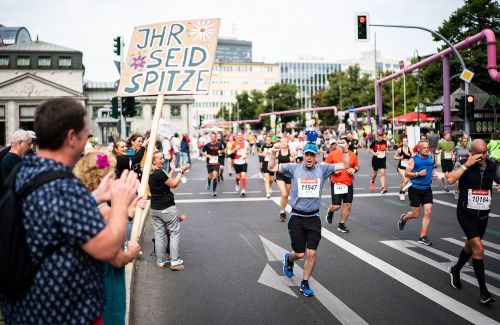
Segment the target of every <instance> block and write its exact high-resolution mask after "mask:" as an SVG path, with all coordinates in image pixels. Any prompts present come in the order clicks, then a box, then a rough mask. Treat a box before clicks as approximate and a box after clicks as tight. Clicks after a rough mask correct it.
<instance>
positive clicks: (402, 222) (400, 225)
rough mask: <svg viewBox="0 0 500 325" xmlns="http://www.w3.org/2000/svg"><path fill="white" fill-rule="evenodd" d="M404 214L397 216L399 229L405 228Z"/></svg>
mask: <svg viewBox="0 0 500 325" xmlns="http://www.w3.org/2000/svg"><path fill="white" fill-rule="evenodd" d="M404 216H405V214H404V213H403V214H401V216H399V220H398V229H399V230H403V229H405V225H406V221H404V220H403V217H404Z"/></svg>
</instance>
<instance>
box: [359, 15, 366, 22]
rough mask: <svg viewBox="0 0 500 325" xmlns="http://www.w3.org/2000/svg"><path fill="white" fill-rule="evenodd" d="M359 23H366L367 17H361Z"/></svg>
mask: <svg viewBox="0 0 500 325" xmlns="http://www.w3.org/2000/svg"><path fill="white" fill-rule="evenodd" d="M359 22H360V23H361V24H364V23H366V17H365V16H359Z"/></svg>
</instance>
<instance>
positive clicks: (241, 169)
mask: <svg viewBox="0 0 500 325" xmlns="http://www.w3.org/2000/svg"><path fill="white" fill-rule="evenodd" d="M247 168H248V165H247V164H242V165H237V164H234V172H235V173H236V174H239V173H246V172H247Z"/></svg>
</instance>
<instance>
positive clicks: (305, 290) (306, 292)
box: [300, 281, 314, 297]
mask: <svg viewBox="0 0 500 325" xmlns="http://www.w3.org/2000/svg"><path fill="white" fill-rule="evenodd" d="M300 291H302V294H303V295H304V296H306V297H310V296H314V291H312V289H311V288H309V282H304V281H302V283H301V284H300Z"/></svg>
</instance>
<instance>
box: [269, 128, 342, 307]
mask: <svg viewBox="0 0 500 325" xmlns="http://www.w3.org/2000/svg"><path fill="white" fill-rule="evenodd" d="M316 137H317V134H316V132H314V131H308V133H307V138H308V139H307V140H308V143H307V144H306V145H305V147H304V155H305V157H304V162H303V163H300V164H297V163H289V164H280V165H278V164H276V161H277V157H276V155H277V152H278V151H279V149H280V144H279V143H277V144H275V146H274V150H273V151H272V154H271V155H272V158H273V159H272V160H271V161H270V162H269V166H268V167H269V169H271V170H272V171H277V172H278V173H282V174H283V175H284V176H286V177H290V178H291V179H292V189H291V200H290V201H291V206H292V213H291V216H290V219H289V221H288V232H289V234H290V239H291V243H292V251H291V252H286V253H285V256H284V265H283V273H284V274H285V276H286V277H288V278H291V277H292V276H293V266H294V261H296V260H299V259H302V258H304V257H305V262H304V274H303V278H302V282H301V284H300V291H302V294H303V295H304V296H308V297H309V296H313V295H314V291H313V290H312V289H311V288H310V286H309V277H310V276H311V273H312V271H313V269H314V265H315V263H316V250H317V248H318V245H319V241H320V240H321V220H320V217H319V209H320V205H321V193H322V191H323V184H324V183H325V181H326V180H327V178H328V177H329V176H331V175H332V174H333V172H334V171H338V170H342V169H345V168H346V166H349V155H348V153H347V146H346V147H344V148H343V150H344V152H345V154H344V163H340V164H317V153H318V147H317V145H316V144H315V141H316Z"/></svg>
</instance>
